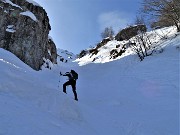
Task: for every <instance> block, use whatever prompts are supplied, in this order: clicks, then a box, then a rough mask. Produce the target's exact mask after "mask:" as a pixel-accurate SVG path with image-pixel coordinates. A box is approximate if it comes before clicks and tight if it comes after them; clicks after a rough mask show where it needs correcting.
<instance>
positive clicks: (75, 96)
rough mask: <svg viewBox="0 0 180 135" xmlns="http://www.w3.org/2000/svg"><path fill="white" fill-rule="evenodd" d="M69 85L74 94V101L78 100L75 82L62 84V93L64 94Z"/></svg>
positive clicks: (70, 81)
mask: <svg viewBox="0 0 180 135" xmlns="http://www.w3.org/2000/svg"><path fill="white" fill-rule="evenodd" d="M68 85H71V87H72V91H73V93H74V99H75V100H78V98H77V93H76V81H75V80H69V81H67V82H65V83H64V84H63V92H64V93H66V86H68Z"/></svg>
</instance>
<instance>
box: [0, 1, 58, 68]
mask: <svg viewBox="0 0 180 135" xmlns="http://www.w3.org/2000/svg"><path fill="white" fill-rule="evenodd" d="M50 30H51V27H50V24H49V18H48V16H47V13H46V11H45V10H44V9H43V8H42V7H41V6H39V5H37V4H34V3H33V1H30V0H0V47H1V48H4V49H6V50H8V51H10V52H12V53H13V54H15V55H16V56H17V57H18V58H19V59H21V60H22V61H23V62H24V63H26V64H27V65H29V66H30V67H32V68H33V69H35V70H40V68H41V65H42V64H43V58H45V59H49V60H51V62H52V63H56V61H57V51H56V46H55V44H54V42H53V41H52V40H51V39H50V38H49V37H48V34H49V31H50Z"/></svg>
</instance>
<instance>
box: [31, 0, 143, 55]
mask: <svg viewBox="0 0 180 135" xmlns="http://www.w3.org/2000/svg"><path fill="white" fill-rule="evenodd" d="M34 1H35V2H37V3H39V4H40V5H41V6H42V7H43V8H44V9H45V10H46V12H47V14H48V16H49V19H50V25H51V32H50V36H51V37H52V38H53V41H54V42H55V44H56V46H57V48H61V49H65V50H68V51H71V52H73V53H75V54H77V53H80V51H81V50H83V49H87V48H89V47H90V46H95V45H96V44H97V43H98V42H100V41H101V40H102V38H101V32H102V31H103V30H104V28H105V27H110V26H112V28H113V29H114V31H115V33H117V32H118V31H119V30H120V29H122V28H124V27H126V26H127V25H129V24H132V23H133V22H134V19H135V17H136V14H137V12H138V10H139V8H140V5H141V4H140V3H141V1H142V0H34Z"/></svg>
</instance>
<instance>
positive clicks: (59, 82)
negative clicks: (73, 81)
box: [58, 72, 62, 88]
mask: <svg viewBox="0 0 180 135" xmlns="http://www.w3.org/2000/svg"><path fill="white" fill-rule="evenodd" d="M61 75H62V74H61V72H60V75H59V82H58V88H59V84H60V82H61Z"/></svg>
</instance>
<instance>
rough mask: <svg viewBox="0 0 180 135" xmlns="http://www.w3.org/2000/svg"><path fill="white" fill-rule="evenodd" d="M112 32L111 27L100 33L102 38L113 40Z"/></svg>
mask: <svg viewBox="0 0 180 135" xmlns="http://www.w3.org/2000/svg"><path fill="white" fill-rule="evenodd" d="M113 35H114V30H113V28H112V27H106V28H105V29H104V31H103V32H102V33H101V37H102V38H110V39H113Z"/></svg>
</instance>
